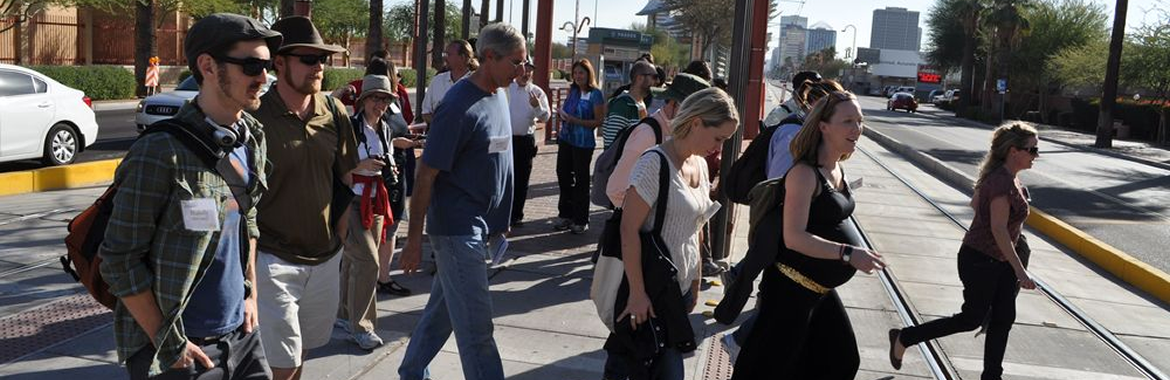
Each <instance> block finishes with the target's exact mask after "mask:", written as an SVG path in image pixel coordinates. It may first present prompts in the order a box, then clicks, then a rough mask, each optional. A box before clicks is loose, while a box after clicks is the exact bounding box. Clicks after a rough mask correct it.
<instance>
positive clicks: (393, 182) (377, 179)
mask: <svg viewBox="0 0 1170 380" xmlns="http://www.w3.org/2000/svg"><path fill="white" fill-rule="evenodd" d="M393 89H394V86H393V84H392V82H391V80H390V78H389V77H387V76H385V75H367V76H366V77H365V79H363V80H362V92H361V95H360V96H359V97H358V100H357V114H355V115H354V116H353V117H352V118H351V119H350V124H351V125H353V127H354V136H355V137H356V138H357V141H358V144H357V153H358V159H359V160H361V161H359V162H358V166H357V168H356V169H354V170H353V171H352V172H351V173H350V174H351V176H352V177H353V185H351V186H350V187H351V188H352V189H353V192H354V194H355V198H354V200H353V201H352V202H351V203H350V205H349V211H348V215H349V220H348V221H347V222H346V225H347V226H348V231H347V233H346V234H345V236H344V241H345V251H344V254H343V255H342V259H341V302H340V306H339V307H338V309H337V310H338V312H337V324H339V325H340V327H342V328H343V329H344V330H345V331H346V332H347V333H349V340H350V341H351V342H354V343H356V344H357V345H358V347H361V348H362V349H364V350H372V349H374V348H375V347H378V346H381V345H382V343H383V341H382V338H381V337H380V336H378V334H377V332H376V331H374V330H375V329H376V327H377V321H378V310H377V306H378V305H377V301H378V299H377V297H376V296H375V289H376V287H377V286H378V284H377V281H378V277H379V275H380V274H381V273H382V272H386V271H388V269H389V268H386V267H384V266H381V261H382V260H380V257H379V256H381V254H382V253H383V252H385V250H384V249H383V247H384V246H385V245H387V244H388V243H389V242H390V241H392V240H393V239H394V231H395V229H394V228H392V227H390V226H397V225H398V223H397V218H396V217H397V216H398V215H401V211H399V214H397V215H396V214H394V212H393V207H392V206H391V199H390V198H391V191H390V190H389V189H391V188H393V189H396V190H398V187H399V186H400V185H401V183H400V182H399V181H398V172H399V170H400V169H399V167H398V165H397V162H395V160H394V158H393V156H392V152H393V147H392V146H391V144H392V143H393V142H392V137H391V129H392V127H391V126H390V125H389V124H388V123H386V122H385V121H383V115H385V114H386V113H387V111H388V109H389V108H390V104H393V103H394V100H395V99H394V92H393ZM395 119H397V121H398V122H397V123H395V124H396V127H397V128H394V129H398V130H405V129H406V122H405V121H401V115H399V116H398V117H397V118H395ZM407 141H408V142H409V143H411V144H413V143H414V142H413V141H409V140H407ZM398 195H399V198H401V191H398ZM399 203H401V200H399ZM389 255H393V251H390V252H389ZM389 255H388V256H389ZM386 261H387V262H388V261H389V257H387V260H386Z"/></svg>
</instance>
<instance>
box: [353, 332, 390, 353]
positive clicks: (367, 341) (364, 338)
mask: <svg viewBox="0 0 1170 380" xmlns="http://www.w3.org/2000/svg"><path fill="white" fill-rule="evenodd" d="M349 340H350V341H351V342H354V343H357V345H358V347H361V348H362V349H363V350H373V349H375V348H377V347H378V346H381V345H382V343H383V342H382V337H379V336H378V334H374V333H372V332H363V333H357V334H350V335H349Z"/></svg>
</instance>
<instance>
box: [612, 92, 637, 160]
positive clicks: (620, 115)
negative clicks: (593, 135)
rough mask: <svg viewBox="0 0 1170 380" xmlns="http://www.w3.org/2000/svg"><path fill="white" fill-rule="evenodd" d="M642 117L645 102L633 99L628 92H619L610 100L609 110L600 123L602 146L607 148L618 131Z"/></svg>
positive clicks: (615, 137) (635, 122)
mask: <svg viewBox="0 0 1170 380" xmlns="http://www.w3.org/2000/svg"><path fill="white" fill-rule="evenodd" d="M644 117H646V104H645V103H643V102H642V101H639V100H637V99H634V97H633V96H630V93H628V92H627V93H624V94H621V95H619V96H618V97H616V98H613V100H610V101H609V112H608V113H606V114H605V121H604V122H602V124H601V137H602V139H603V140H604V141H603V142H604V145H603V148H605V149H609V146H610V145H612V144H613V140H614V139H617V135H618V134H619V133H621V132H622V131H623V130H625V129H626V128H629V127H631V126H633V125H634V124H637V123H638V121H640V120H642V118H644Z"/></svg>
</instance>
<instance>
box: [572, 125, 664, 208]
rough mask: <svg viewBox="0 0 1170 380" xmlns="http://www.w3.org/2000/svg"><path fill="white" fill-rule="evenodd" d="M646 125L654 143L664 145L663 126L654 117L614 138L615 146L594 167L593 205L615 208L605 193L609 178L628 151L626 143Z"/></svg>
mask: <svg viewBox="0 0 1170 380" xmlns="http://www.w3.org/2000/svg"><path fill="white" fill-rule="evenodd" d="M643 123H645V124H646V125H649V126H650V129H652V130H654V143H655V144H661V143H662V126H661V125H658V119H655V118H654V117H647V118H645V119H642V120H641V121H638V122H637V123H635V124H634V125H633V126H630V127H629V128H626V129H623V130H622V131H621V132H618V135H617V137H615V138H614V141H613V145H610V146H609V149H606V150H604V151H602V152H601V154H600V155H598V156H597V163H596V164H595V165H593V180H592V183H591V184H590V186H589V200H590V201H591V202H593V204H595V205H598V206H601V207H605V208H608V209H613V208H614V207H615V206H614V204H613V202H610V201H609V195H607V194H606V193H605V188H606V186H608V185H609V176H610V175H612V174H613V169H614V168H615V167H617V163H618V161H621V159H622V151H624V150H625V149H626V141H627V140H629V139H630V135H631V134H633V133H634V129H637V128H638V125H640V124H643Z"/></svg>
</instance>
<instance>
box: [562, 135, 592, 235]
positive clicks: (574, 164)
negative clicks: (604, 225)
mask: <svg viewBox="0 0 1170 380" xmlns="http://www.w3.org/2000/svg"><path fill="white" fill-rule="evenodd" d="M592 162H593V149H586V148H578V147H575V146H572V145H569V144H567V143H564V142H561V143H560V144H559V148H558V150H557V184H558V185H560V188H561V199H560V201H558V202H557V216H559V217H562V218H565V219H569V220H570V221H572V222H573V224H577V225H582V226H584V225H588V224H589V164H590V163H592Z"/></svg>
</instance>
